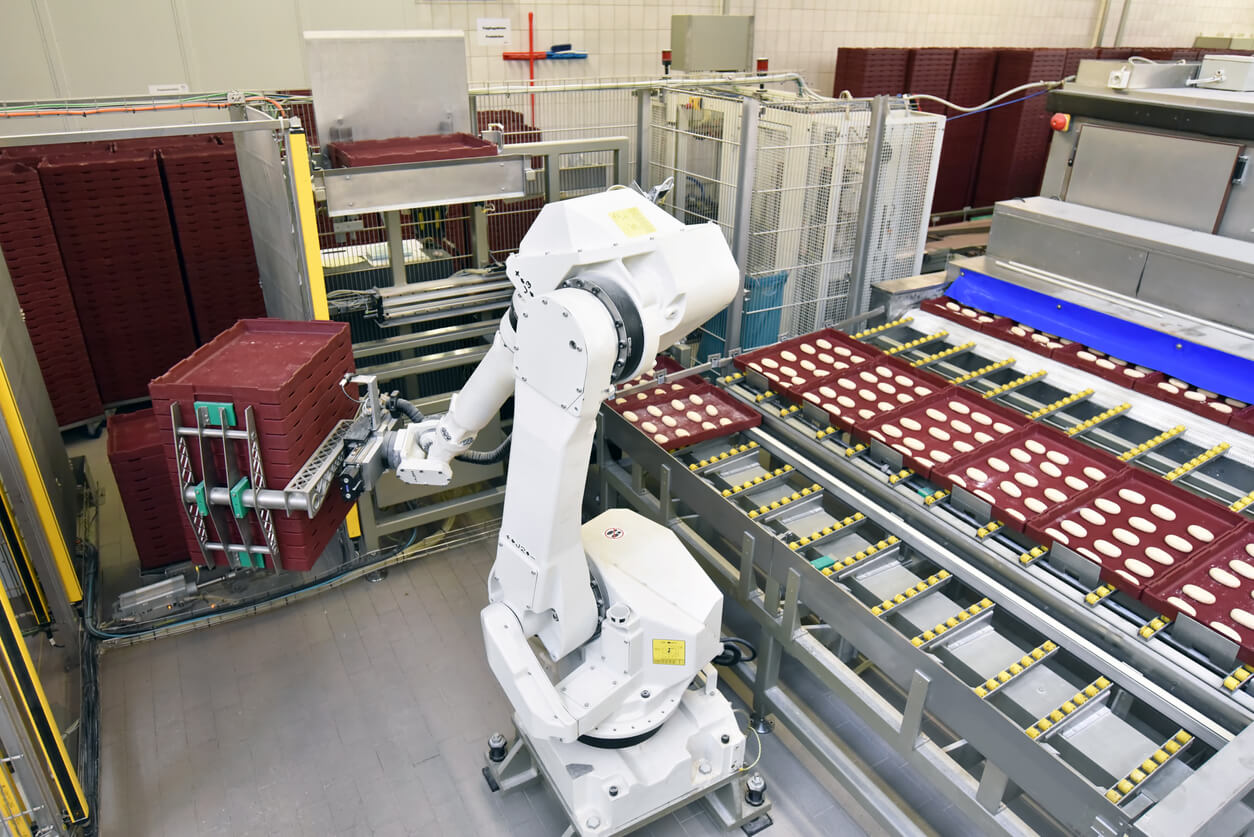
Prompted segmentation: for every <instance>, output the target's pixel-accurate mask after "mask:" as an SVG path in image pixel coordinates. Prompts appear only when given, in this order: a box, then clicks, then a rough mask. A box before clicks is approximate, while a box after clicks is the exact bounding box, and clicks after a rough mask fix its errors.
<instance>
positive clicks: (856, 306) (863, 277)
mask: <svg viewBox="0 0 1254 837" xmlns="http://www.w3.org/2000/svg"><path fill="white" fill-rule="evenodd" d="M888 109H889V98H888V97H887V96H876V97H875V98H874V99H873V100H872V101H871V125H870V128H869V129H868V130H869V133H868V135H867V140H866V163H865V164H864V165H863V167H862V190H861V191H860V192H859V193H858V215H857V224H858V227H857V237H856V238H855V239H854V247H853V269H852V271H851V273H850V277H849V313H850V314H861V313H862V311H863V309H864V307H865V306H866V304H867V299H868V298H869V297H870V292H869V290H868V289H867V287H866V285H867V274H868V273H869V272H870V263H871V249H872V246H873V244H872V238H871V234H872V232H873V231H874V230H875V224H874V219H875V193H876V191H878V187H879V181H880V161H881V160H882V159H883V152H884V134H885V131H886V129H887V126H888Z"/></svg>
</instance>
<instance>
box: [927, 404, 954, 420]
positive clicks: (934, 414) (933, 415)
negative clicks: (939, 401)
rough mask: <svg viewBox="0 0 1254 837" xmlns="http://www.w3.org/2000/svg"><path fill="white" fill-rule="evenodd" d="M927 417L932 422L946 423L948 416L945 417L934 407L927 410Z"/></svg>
mask: <svg viewBox="0 0 1254 837" xmlns="http://www.w3.org/2000/svg"><path fill="white" fill-rule="evenodd" d="M927 417H928V418H930V419H931V420H932V421H948V420H949V416H947V415H945V414H944V413H942V412H941V411H940V410H938V409H936V408H935V407H928V408H927Z"/></svg>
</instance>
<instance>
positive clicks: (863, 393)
mask: <svg viewBox="0 0 1254 837" xmlns="http://www.w3.org/2000/svg"><path fill="white" fill-rule="evenodd" d="M947 389H949V385H948V384H947V383H945V382H943V381H939V380H938V379H936V378H934V377H932V376H931V375H929V374H927V373H922V372H919V371H918V370H916V369H912V368H911V367H910V366H909V364H906V363H902V362H901V361H899V360H897V359H896V358H892V357H887V356H881V357H877V358H873V359H871V360H868V361H866V362H864V363H860V364H858V365H857V366H854V367H851V368H850V369H847V370H844V371H841V372H836V373H833V374H831V375H828V376H826V377H824V378H822V379H821V380H817V381H814V382H812V383H810V384H809V385H808V386H805V387H800V388H798V390H797V391H796V395H797V396H798V397H799V398H801V399H802V400H805V401H808V402H810V403H811V404H814V405H816V406H817V407H819V408H820V409H822V410H823V411H824V412H826V413H827V415H828V418H829V419H830V420H831V422H832V426H833V427H839V428H841V429H844V430H852V431H853V432H854V433H855V434H856V435H858V436H859V437H862V438H869V434H868V430H869V429H871V428H873V427H874V426H875V425H876V423H877V420H878V418H879V417H881V416H883V415H885V414H887V413H891V412H892V411H894V410H896V409H898V408H899V407H902V406H904V405H907V404H913V403H915V402H916V401H920V400H922V399H924V398H927V397H928V396H930V395H933V394H934V393H937V392H941V391H942V390H947Z"/></svg>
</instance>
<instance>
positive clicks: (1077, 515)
mask: <svg viewBox="0 0 1254 837" xmlns="http://www.w3.org/2000/svg"><path fill="white" fill-rule="evenodd" d="M1242 522H1243V518H1241V517H1240V516H1239V515H1237V514H1234V513H1233V512H1231V511H1229V510H1228V509H1226V508H1224V507H1223V506H1220V505H1219V504H1217V503H1213V502H1211V501H1209V500H1205V499H1203V498H1201V497H1198V496H1196V495H1193V494H1190V493H1189V492H1187V491H1184V490H1183V489H1181V488H1179V487H1177V486H1174V485H1172V484H1171V483H1169V482H1167V481H1166V480H1164V479H1162V478H1161V477H1156V476H1153V475H1151V474H1146V473H1145V472H1143V471H1139V470H1137V469H1135V468H1127V469H1125V470H1124V471H1123V472H1122V473H1120V474H1118V475H1116V476H1115V477H1112V478H1111V479H1107V480H1103V481H1101V482H1100V483H1098V484H1097V485H1096V486H1095V487H1094V488H1093V489H1092V490H1091V491H1085V492H1082V493H1081V494H1080V495H1078V496H1077V497H1076V498H1074V499H1073V500H1071V501H1069V502H1068V503H1067V504H1065V505H1063V506H1062V507H1060V508H1058V509H1055V510H1053V511H1051V512H1050V513H1048V514H1046V515H1044V516H1042V517H1039V518H1037V519H1036V520H1033V521H1031V522H1029V523H1028V526H1027V529H1026V531H1027V533H1028V535H1030V536H1031V537H1033V538H1035V539H1037V540H1038V541H1040V542H1041V543H1044V544H1053V543H1061V544H1062V545H1063V546H1066V547H1068V548H1069V549H1071V550H1072V551H1074V552H1076V553H1078V554H1080V555H1083V556H1084V557H1085V558H1087V559H1089V560H1090V561H1092V562H1094V563H1095V564H1098V565H1100V566H1101V568H1102V571H1101V577H1102V579H1104V580H1105V581H1109V582H1111V583H1112V584H1114V585H1115V586H1116V587H1118V588H1119V589H1121V590H1124V591H1126V592H1128V593H1129V594H1131V595H1133V596H1138V597H1139V596H1140V595H1141V592H1142V590H1143V589H1144V588H1145V587H1146V586H1148V585H1151V584H1154V583H1155V582H1156V581H1157V580H1158V579H1160V578H1163V577H1165V576H1166V575H1167V573H1168V571H1169V568H1173V567H1179V566H1181V565H1183V564H1189V563H1191V562H1192V559H1194V558H1195V557H1197V556H1199V555H1201V554H1202V551H1203V547H1205V546H1206V545H1207V544H1209V543H1211V542H1212V541H1214V540H1215V539H1217V538H1219V537H1222V536H1223V535H1226V534H1227V533H1229V532H1231V531H1232V530H1234V529H1235V528H1237V526H1239V525H1241V524H1242Z"/></svg>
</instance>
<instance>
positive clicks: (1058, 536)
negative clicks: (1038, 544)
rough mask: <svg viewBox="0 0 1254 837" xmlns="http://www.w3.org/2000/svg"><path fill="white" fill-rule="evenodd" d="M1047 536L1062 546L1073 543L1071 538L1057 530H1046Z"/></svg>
mask: <svg viewBox="0 0 1254 837" xmlns="http://www.w3.org/2000/svg"><path fill="white" fill-rule="evenodd" d="M1045 534H1047V535H1049V536H1050V537H1051V538H1053V539H1054V540H1056V541H1058V542H1059V543H1060V544H1063V545H1066V544H1069V543H1071V538H1069V537H1067V536H1066V535H1064V534H1063V533H1062V532H1059V531H1058V530H1057V529H1054V528H1053V527H1051V528H1049V529H1046V530H1045Z"/></svg>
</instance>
